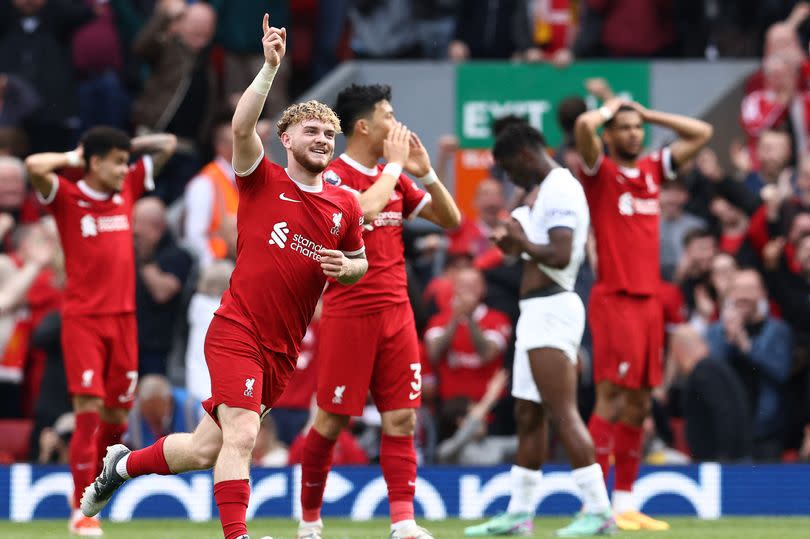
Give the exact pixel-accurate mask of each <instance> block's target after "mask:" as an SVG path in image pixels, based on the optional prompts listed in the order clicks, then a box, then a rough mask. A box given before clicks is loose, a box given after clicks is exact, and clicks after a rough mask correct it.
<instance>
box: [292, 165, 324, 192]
mask: <svg viewBox="0 0 810 539" xmlns="http://www.w3.org/2000/svg"><path fill="white" fill-rule="evenodd" d="M284 172H286V173H287V177H288V178H289V179H290V180H291V181H292V182H293V183H294V184H295V185H297V186H298V188H299V189H300V190H302V191H304V192H306V193H320V192H321V191H323V176H321V177H320V180H321V181H319V182H318V185H307V184H305V183H301V182H298V181H296V180H295V179H294V178H293V177H292V176H290V171H289V170H287V169H286V168H285V169H284Z"/></svg>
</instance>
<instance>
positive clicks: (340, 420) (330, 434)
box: [313, 408, 351, 440]
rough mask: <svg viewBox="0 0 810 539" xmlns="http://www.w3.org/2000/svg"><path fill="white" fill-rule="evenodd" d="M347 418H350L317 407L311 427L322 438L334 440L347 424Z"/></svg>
mask: <svg viewBox="0 0 810 539" xmlns="http://www.w3.org/2000/svg"><path fill="white" fill-rule="evenodd" d="M349 419H351V418H350V417H349V416H347V415H339V414H332V413H330V412H325V411H324V410H321V409H320V408H318V412H317V413H316V414H315V423H314V425H313V427H314V428H315V430H316V431H318V434H320V435H321V436H323V437H324V438H328V439H329V440H335V439H336V438H337V437H338V436H340V432H341V431H342V430H343V429H344V428H346V425H348V424H349Z"/></svg>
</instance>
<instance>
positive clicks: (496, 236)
mask: <svg viewBox="0 0 810 539" xmlns="http://www.w3.org/2000/svg"><path fill="white" fill-rule="evenodd" d="M490 240H492V242H493V243H495V245H497V246H498V248H499V249H500V250H501V251H503V252H504V253H506V254H508V255H513V256H516V255H519V254H520V253H522V252H523V245H524V242H525V241H526V233H525V232H524V231H523V227H522V226H520V223H519V222H518V221H517V220H516V219H514V218H511V219H507V220H505V221H502V222H501V223H499V224H497V225H495V228H494V229H493V231H492V234H491V235H490Z"/></svg>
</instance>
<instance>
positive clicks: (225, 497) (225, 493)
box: [214, 479, 250, 539]
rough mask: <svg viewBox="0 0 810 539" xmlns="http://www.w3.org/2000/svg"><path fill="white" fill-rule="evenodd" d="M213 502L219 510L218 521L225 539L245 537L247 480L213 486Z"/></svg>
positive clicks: (248, 494)
mask: <svg viewBox="0 0 810 539" xmlns="http://www.w3.org/2000/svg"><path fill="white" fill-rule="evenodd" d="M214 500H215V501H216V502H217V509H219V521H220V522H222V533H224V534H225V539H236V538H237V537H240V536H242V535H247V525H246V524H245V515H246V514H247V508H248V501H249V500H250V483H248V480H247V479H234V480H231V481H221V482H219V483H217V484H216V485H214Z"/></svg>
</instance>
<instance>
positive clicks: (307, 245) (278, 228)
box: [267, 221, 324, 262]
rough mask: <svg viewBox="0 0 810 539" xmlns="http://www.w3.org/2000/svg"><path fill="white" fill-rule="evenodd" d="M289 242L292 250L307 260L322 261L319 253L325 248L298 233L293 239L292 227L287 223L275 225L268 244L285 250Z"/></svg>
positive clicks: (282, 222)
mask: <svg viewBox="0 0 810 539" xmlns="http://www.w3.org/2000/svg"><path fill="white" fill-rule="evenodd" d="M288 241H289V247H290V250H292V251H295V252H297V253H300V254H302V255H304V256H305V257H307V258H311V259H312V260H314V261H315V262H319V261H320V260H321V256H320V255H319V254H318V251H320V250H321V249H323V248H324V246H323V245H321V244H320V243H316V242H314V241H312V240H311V239H309V238H307V237H305V236H302V235H301V234H297V233H296V234H293V235H292V238H291V237H290V227H289V226H288V225H287V221H281V222H278V223H276V224H275V225H273V230H272V231H271V232H270V240H269V241H268V242H267V243H268V244H269V245H275V246H277V247H278V248H279V249H284V248H286V247H287V242H288Z"/></svg>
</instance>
